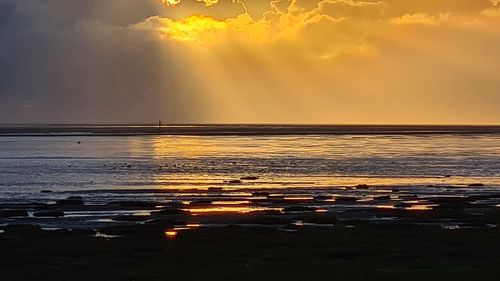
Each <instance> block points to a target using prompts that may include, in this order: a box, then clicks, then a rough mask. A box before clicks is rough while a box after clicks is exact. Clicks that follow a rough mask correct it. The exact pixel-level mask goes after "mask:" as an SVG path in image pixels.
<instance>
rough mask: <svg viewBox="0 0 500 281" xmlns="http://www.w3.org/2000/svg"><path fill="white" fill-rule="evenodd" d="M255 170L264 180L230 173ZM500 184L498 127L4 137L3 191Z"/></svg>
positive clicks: (0, 158)
mask: <svg viewBox="0 0 500 281" xmlns="http://www.w3.org/2000/svg"><path fill="white" fill-rule="evenodd" d="M243 176H257V177H259V179H258V180H256V181H244V183H242V184H237V185H235V184H233V185H231V184H228V183H224V181H227V180H232V179H239V178H240V177H243ZM361 183H363V184H371V185H400V186H408V185H411V186H425V185H429V184H433V185H467V184H470V183H483V184H485V185H491V186H500V135H420V136H412V135H343V136H342V135H338V136H328V135H324V136H280V137H266V136H248V137H234V136H189V137H188V136H186V137H184V136H132V137H123V136H122V137H99V136H87V137H85V136H78V137H0V199H1V200H15V199H16V198H24V199H26V198H29V197H34V198H37V197H40V191H41V190H47V189H50V190H54V191H82V192H84V191H86V190H123V189H193V188H197V189H207V188H209V187H223V188H230V189H244V188H256V189H257V188H283V189H293V188H306V189H307V188H318V187H332V188H334V187H339V186H349V185H356V184H361Z"/></svg>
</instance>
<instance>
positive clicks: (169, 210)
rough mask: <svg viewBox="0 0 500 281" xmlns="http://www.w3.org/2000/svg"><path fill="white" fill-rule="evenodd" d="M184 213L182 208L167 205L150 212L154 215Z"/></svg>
mask: <svg viewBox="0 0 500 281" xmlns="http://www.w3.org/2000/svg"><path fill="white" fill-rule="evenodd" d="M185 213H186V212H184V210H182V209H179V208H171V207H167V208H163V209H161V210H159V211H156V212H153V213H151V214H152V215H155V216H172V215H183V214H185Z"/></svg>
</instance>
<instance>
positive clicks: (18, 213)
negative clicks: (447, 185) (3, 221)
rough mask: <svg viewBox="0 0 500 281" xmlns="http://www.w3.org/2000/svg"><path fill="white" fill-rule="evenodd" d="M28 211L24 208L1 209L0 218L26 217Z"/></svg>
mask: <svg viewBox="0 0 500 281" xmlns="http://www.w3.org/2000/svg"><path fill="white" fill-rule="evenodd" d="M27 216H28V212H27V211H26V210H1V211H0V218H12V217H27Z"/></svg>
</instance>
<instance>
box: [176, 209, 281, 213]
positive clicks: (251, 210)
mask: <svg viewBox="0 0 500 281" xmlns="http://www.w3.org/2000/svg"><path fill="white" fill-rule="evenodd" d="M282 210H283V209H282V208H261V207H207V208H190V209H185V211H188V212H190V213H192V214H204V213H238V214H248V213H252V212H259V211H280V212H281V211H282Z"/></svg>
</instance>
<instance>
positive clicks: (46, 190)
mask: <svg viewBox="0 0 500 281" xmlns="http://www.w3.org/2000/svg"><path fill="white" fill-rule="evenodd" d="M52 192H53V191H52V190H49V189H44V190H42V191H41V193H52Z"/></svg>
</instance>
